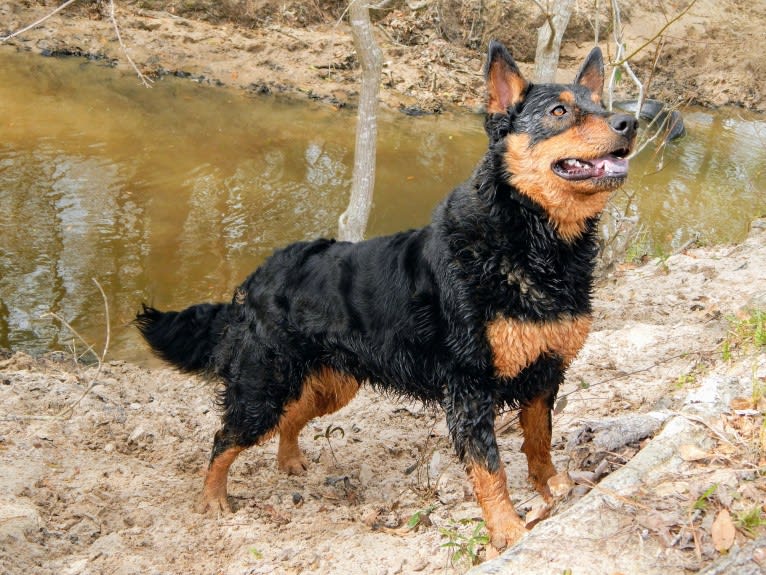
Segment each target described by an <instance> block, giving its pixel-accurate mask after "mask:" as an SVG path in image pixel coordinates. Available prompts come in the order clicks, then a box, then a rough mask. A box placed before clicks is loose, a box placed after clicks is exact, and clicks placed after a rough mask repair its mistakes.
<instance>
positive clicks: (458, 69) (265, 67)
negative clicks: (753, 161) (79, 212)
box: [0, 0, 766, 112]
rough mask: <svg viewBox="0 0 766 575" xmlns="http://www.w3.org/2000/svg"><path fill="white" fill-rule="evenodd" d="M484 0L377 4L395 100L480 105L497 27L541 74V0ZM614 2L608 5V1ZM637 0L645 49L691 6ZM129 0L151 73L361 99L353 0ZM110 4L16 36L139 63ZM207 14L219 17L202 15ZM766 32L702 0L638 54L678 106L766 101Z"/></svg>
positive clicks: (19, 20) (384, 94) (587, 41)
mask: <svg viewBox="0 0 766 575" xmlns="http://www.w3.org/2000/svg"><path fill="white" fill-rule="evenodd" d="M41 4H44V5H41ZM57 4H58V2H23V1H10V2H0V35H3V34H5V33H6V32H8V33H9V32H11V31H14V30H17V29H19V28H21V27H22V26H24V25H26V24H29V23H31V22H33V21H34V20H35V19H36V18H38V17H41V16H43V15H44V14H46V13H48V12H50V10H51V9H52V8H53V7H54V6H55V5H57ZM476 4H477V2H476V1H475V0H462V1H460V0H438V1H437V0H434V1H431V2H408V3H401V2H399V3H394V8H393V9H391V10H388V11H384V12H377V13H375V18H376V20H375V31H376V35H377V39H378V42H379V43H380V45H381V48H382V49H383V52H384V68H383V83H382V90H381V96H380V97H381V101H382V102H383V103H384V105H386V106H388V107H391V108H394V109H396V108H399V109H408V110H410V111H422V112H436V111H439V110H442V109H445V108H449V107H467V108H469V109H480V108H481V107H482V106H483V101H484V86H483V82H482V80H481V77H480V74H481V67H482V62H483V57H484V50H485V49H486V48H485V47H486V44H487V40H488V38H490V37H497V38H499V39H500V40H502V41H504V42H505V43H506V44H507V45H508V47H509V48H510V49H511V52H512V53H513V54H514V55H515V57H516V59H517V60H518V61H519V63H520V66H521V68H522V71H523V72H525V73H527V74H531V71H532V66H531V63H532V62H533V60H534V46H535V41H536V40H535V37H536V27H537V26H540V25H541V23H542V19H541V15H540V13H539V10H538V9H537V8H536V7H535V6H534V4H533V3H532V2H528V3H513V6H512V7H509V8H503V5H504V3H501V2H484V3H482V4H486V6H485V9H484V11H483V12H481V14H482V15H483V18H482V17H478V16H477V15H476V14H477V8H476V6H475V5H476ZM608 4H609V3H608V2H601V5H602V7H604V10H606V8H605V6H606V5H608ZM623 4H629V6H626V7H625V8H624V10H623V11H624V14H623V24H624V30H625V32H624V39H625V42H626V45H627V46H628V50H629V51H632V50H635V49H636V48H638V47H640V46H641V45H643V44H644V43H645V42H646V40H648V39H651V38H653V37H654V36H655V35H656V34H657V33H658V32H659V31H660V30H661V29H663V27H664V26H665V25H666V24H667V23H668V21H670V20H672V19H673V17H674V16H676V15H677V14H678V13H679V12H680V11H681V10H682V8H683V6H685V4H686V3H685V2H684V3H674V2H661V1H660V2H658V1H656V0H641V1H638V2H630V3H623ZM116 5H117V11H116V15H117V21H118V23H119V27H120V30H121V35H122V38H123V40H124V44H125V46H126V49H127V52H128V54H129V55H130V56H131V57H132V59H133V60H134V61H135V62H136V64H137V66H138V68H139V69H140V70H141V71H142V72H144V73H146V74H147V75H149V76H150V77H158V76H162V75H164V74H177V75H180V76H184V77H190V78H193V79H195V80H197V81H200V82H206V83H211V84H225V85H229V86H233V87H238V88H242V89H245V90H248V91H250V92H253V93H256V94H283V95H290V96H296V97H299V98H311V99H314V100H321V101H325V102H328V103H330V104H332V105H336V106H345V105H348V104H351V105H353V104H354V103H355V101H356V97H357V96H358V82H359V67H358V65H357V60H356V55H355V52H354V48H353V43H352V41H351V36H350V34H349V30H348V26H347V24H346V23H345V21H342V20H339V17H340V15H341V13H342V11H343V10H342V9H343V5H344V3H343V2H331V1H329V0H314V2H312V3H305V2H289V1H282V2H276V1H273V0H260V1H252V0H251V1H248V2H233V1H231V0H228V1H224V2H221V3H217V2H205V1H197V2H182V1H176V2H173V1H171V2H154V1H149V0H146V1H141V2H117V3H116ZM420 5H422V6H423V7H421V8H417V7H418V6H420ZM99 6H101V7H100V8H99ZM105 6H106V3H105V2H94V3H76V4H75V5H73V6H72V7H71V8H68V9H67V10H65V11H64V12H62V13H60V14H59V15H56V16H54V17H53V18H51V19H50V20H48V21H46V22H45V23H44V24H43V25H42V26H40V27H38V28H36V29H34V30H31V31H29V32H27V33H25V34H23V35H21V36H19V37H17V38H14V39H13V40H11V43H12V44H15V45H16V46H18V47H19V48H20V49H24V50H32V51H34V52H38V53H43V54H48V55H67V54H72V55H79V56H85V57H88V58H91V59H97V60H99V61H101V62H104V63H110V64H114V65H117V66H119V67H121V68H125V69H128V68H129V64H128V61H127V58H126V56H125V53H124V52H123V50H122V49H121V48H120V45H119V43H118V42H117V38H116V34H115V32H114V29H113V28H112V24H111V22H110V20H109V18H108V17H107V16H106V14H107V10H106V7H105ZM409 6H415V7H416V8H417V9H410V8H409ZM576 6H577V8H576V10H575V13H574V15H573V17H572V19H571V22H570V25H569V27H568V28H567V33H566V36H565V40H564V43H563V44H562V57H561V61H560V79H561V80H562V81H568V80H570V79H571V78H572V76H573V75H574V73H575V71H576V69H577V68H578V66H579V64H580V62H581V61H582V58H583V57H584V55H585V54H586V53H587V52H588V50H589V49H590V47H591V45H592V42H593V14H591V11H592V8H591V6H590V3H587V2H578V3H576ZM227 7H228V8H229V9H228V10H226V9H225V8H227ZM160 8H161V9H160ZM200 17H202V18H206V19H207V21H201V20H199V19H195V18H200ZM210 20H213V21H212V22H211V21H210ZM605 22H609V17H608V14H607V13H606V12H605V13H604V14H603V15H602V16H601V23H602V27H603V26H604V23H605ZM764 29H766V4H764V3H763V2H749V1H745V0H724V1H722V2H717V1H714V0H697V1H696V3H695V4H694V6H693V7H692V8H691V10H689V12H688V13H687V14H686V15H685V16H684V17H683V18H682V19H680V20H679V21H677V22H676V23H674V24H672V25H671V26H669V27H668V28H667V29H666V30H665V31H664V34H663V36H662V37H663V44H662V49H661V50H660V51H659V53H657V52H656V51H655V49H654V46H655V44H652V45H650V47H649V48H647V49H645V50H643V51H641V52H640V53H639V54H638V56H637V57H636V58H634V59H633V62H634V65H635V68H636V71H637V73H638V75H639V77H640V78H641V80H642V81H643V82H644V83H646V85H647V88H648V92H647V95H648V96H651V97H655V98H659V99H661V100H664V101H666V102H669V103H672V104H685V103H695V104H702V105H708V106H721V105H735V106H742V107H747V108H750V109H753V110H759V111H766V93H765V92H764V88H763V86H764V83H763V81H762V79H763V78H764V77H765V76H766V63H765V62H764V59H763V54H766V35H764V33H763V30H764ZM466 30H470V31H471V33H469V32H467V31H466ZM609 37H610V32H609V30H607V29H603V30H602V31H601V38H602V39H604V38H609ZM602 47H603V48H604V50H605V51H606V53H607V54H608V55H609V54H613V52H614V48H613V46H608V45H607V44H606V43H605V42H602ZM655 59H656V61H657V64H656V66H653V63H654V62H655ZM622 86H623V88H624V89H618V93H622V95H623V96H625V97H635V93H634V92H633V90H632V88H631V87H630V85H629V84H628V83H627V82H626V83H624V84H623V85H622Z"/></svg>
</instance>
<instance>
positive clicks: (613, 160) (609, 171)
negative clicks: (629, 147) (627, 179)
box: [590, 155, 628, 176]
mask: <svg viewBox="0 0 766 575" xmlns="http://www.w3.org/2000/svg"><path fill="white" fill-rule="evenodd" d="M590 163H591V165H592V166H593V167H594V168H595V169H596V170H598V171H599V172H603V173H604V175H606V176H625V175H627V173H628V160H627V159H625V158H618V157H617V156H611V155H609V156H604V157H602V158H596V159H595V160H591V161H590Z"/></svg>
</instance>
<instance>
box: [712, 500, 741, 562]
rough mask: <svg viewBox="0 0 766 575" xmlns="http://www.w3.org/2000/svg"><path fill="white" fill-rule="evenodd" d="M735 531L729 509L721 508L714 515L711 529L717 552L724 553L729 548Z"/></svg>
mask: <svg viewBox="0 0 766 575" xmlns="http://www.w3.org/2000/svg"><path fill="white" fill-rule="evenodd" d="M736 532H737V531H736V529H735V528H734V522H733V521H732V520H731V515H730V514H729V510H728V509H721V511H719V512H718V515H716V518H715V521H713V527H712V529H711V536H712V538H713V545H715V548H716V550H717V551H718V552H719V553H725V552H726V551H728V550H729V549H730V548H731V546H732V545H733V544H734V535H735V534H736Z"/></svg>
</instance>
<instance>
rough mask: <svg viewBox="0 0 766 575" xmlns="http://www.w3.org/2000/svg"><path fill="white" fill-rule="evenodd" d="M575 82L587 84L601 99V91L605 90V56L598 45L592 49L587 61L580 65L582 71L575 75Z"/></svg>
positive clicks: (582, 84)
mask: <svg viewBox="0 0 766 575" xmlns="http://www.w3.org/2000/svg"><path fill="white" fill-rule="evenodd" d="M575 84H580V85H581V86H585V87H586V88H588V90H590V91H591V92H593V95H594V96H597V97H598V99H599V100H601V93H602V92H603V91H604V57H603V56H602V55H601V48H599V47H598V46H596V47H595V48H593V50H591V51H590V54H588V57H587V58H585V62H583V63H582V66H580V71H579V72H577V76H576V77H575Z"/></svg>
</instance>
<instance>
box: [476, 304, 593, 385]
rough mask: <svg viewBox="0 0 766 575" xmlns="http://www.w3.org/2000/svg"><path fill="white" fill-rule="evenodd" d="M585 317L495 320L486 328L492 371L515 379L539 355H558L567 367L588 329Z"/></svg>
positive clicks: (580, 345) (588, 319)
mask: <svg viewBox="0 0 766 575" xmlns="http://www.w3.org/2000/svg"><path fill="white" fill-rule="evenodd" d="M591 322H592V320H591V317H590V316H589V315H581V316H566V317H564V318H561V319H556V320H551V321H522V320H519V319H516V318H511V317H502V316H500V317H498V318H496V319H494V320H493V321H491V322H490V323H489V324H488V325H487V331H486V334H487V340H488V342H489V345H490V347H491V349H492V361H493V363H494V366H495V372H496V373H497V375H499V376H501V377H508V378H513V377H516V376H517V375H518V374H519V372H521V370H523V369H524V368H525V367H527V366H528V365H530V364H532V363H533V362H535V361H536V360H537V359H538V358H539V357H540V356H541V355H557V356H560V357H561V358H562V359H563V361H564V365H565V366H568V365H569V364H570V363H571V362H572V360H574V358H575V357H576V356H577V353H578V352H579V351H580V349H581V348H582V346H583V345H584V343H585V338H586V337H587V336H588V331H589V330H590V326H591Z"/></svg>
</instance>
